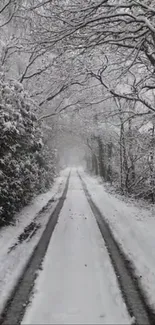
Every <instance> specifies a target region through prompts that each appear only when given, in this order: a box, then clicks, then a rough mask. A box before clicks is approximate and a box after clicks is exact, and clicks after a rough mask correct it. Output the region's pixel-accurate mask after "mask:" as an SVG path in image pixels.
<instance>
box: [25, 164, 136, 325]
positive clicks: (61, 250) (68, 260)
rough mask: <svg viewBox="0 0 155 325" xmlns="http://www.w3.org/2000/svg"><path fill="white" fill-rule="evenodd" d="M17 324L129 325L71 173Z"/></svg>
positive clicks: (96, 231)
mask: <svg viewBox="0 0 155 325" xmlns="http://www.w3.org/2000/svg"><path fill="white" fill-rule="evenodd" d="M42 267H43V270H42V271H39V272H38V278H37V279H36V282H35V286H34V292H33V295H32V297H31V303H30V305H29V306H28V308H27V311H26V314H25V316H24V319H23V321H22V324H129V323H130V317H129V315H128V312H127V310H126V306H125V304H124V302H123V300H122V297H121V294H120V290H119V288H118V283H117V279H116V276H115V273H114V270H113V268H112V265H111V262H110V259H109V256H108V253H107V250H106V248H105V244H104V240H103V238H102V236H101V233H100V231H99V228H98V226H97V223H96V220H95V217H94V216H93V214H92V211H91V209H90V207H89V204H88V202H87V199H86V197H85V194H84V191H83V189H82V187H81V182H80V180H79V178H78V176H77V174H76V172H75V171H74V170H73V171H72V173H71V178H70V183H69V190H68V193H67V199H66V201H65V203H64V206H63V208H62V210H61V213H60V216H59V220H58V224H57V225H56V227H55V230H54V233H53V235H52V237H51V241H50V244H49V247H48V250H47V253H46V256H45V259H44V262H43V265H42Z"/></svg>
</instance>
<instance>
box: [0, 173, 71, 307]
mask: <svg viewBox="0 0 155 325" xmlns="http://www.w3.org/2000/svg"><path fill="white" fill-rule="evenodd" d="M68 172H69V171H68V170H65V171H63V172H61V174H60V176H59V177H57V179H56V180H55V183H54V184H53V187H52V189H51V190H50V191H48V192H47V193H44V194H41V195H38V196H37V197H36V198H35V199H34V200H33V201H32V203H31V204H30V205H28V206H27V207H25V208H24V209H23V210H22V211H21V212H20V213H19V214H18V215H17V217H16V224H15V225H14V226H11V225H10V226H8V227H5V228H2V229H1V230H0V247H1V249H0V296H1V299H0V311H1V310H2V308H3V306H4V304H5V301H6V299H7V298H8V296H9V294H10V291H11V290H12V288H13V287H14V285H15V283H16V281H17V279H18V277H19V276H20V274H21V272H22V269H23V268H24V266H25V265H26V262H27V260H28V259H29V257H30V255H31V253H32V251H33V249H34V248H35V246H36V245H37V243H38V240H39V239H40V236H41V234H42V232H43V230H44V229H45V226H46V223H47V221H48V219H49V216H50V215H51V213H52V211H53V210H54V208H55V206H56V204H57V201H58V199H59V198H60V197H61V195H62V192H63V189H64V185H65V181H66V178H67V176H68ZM51 199H53V200H52V202H51V203H50V204H49V206H47V209H45V210H43V207H45V206H46V205H47V204H48V202H49V200H51ZM41 210H42V211H41ZM40 211H41V213H40ZM34 218H35V219H36V224H37V225H38V226H39V227H38V230H37V232H36V233H35V235H34V236H33V237H32V238H29V237H28V238H26V239H25V240H23V241H22V243H19V236H20V235H21V234H22V233H23V231H24V229H25V228H26V227H27V226H28V225H29V224H30V223H31V222H32V221H33V220H34ZM15 244H17V245H16V247H15V249H13V250H11V251H10V248H11V247H13V246H14V245H15Z"/></svg>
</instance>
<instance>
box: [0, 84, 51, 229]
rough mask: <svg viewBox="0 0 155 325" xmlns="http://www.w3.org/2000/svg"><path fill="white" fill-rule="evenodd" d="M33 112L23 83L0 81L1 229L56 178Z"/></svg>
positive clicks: (31, 103)
mask: <svg viewBox="0 0 155 325" xmlns="http://www.w3.org/2000/svg"><path fill="white" fill-rule="evenodd" d="M34 108H35V106H34V103H33V102H32V101H31V99H30V98H29V96H28V94H27V93H26V92H25V91H24V89H23V86H22V85H21V84H20V83H18V82H15V81H10V82H5V81H3V79H2V78H1V80H0V225H3V224H6V223H9V222H10V221H11V220H12V219H13V216H14V214H15V212H17V211H18V210H19V209H21V207H22V206H24V205H25V204H27V203H28V202H29V200H30V199H31V198H32V196H33V195H34V194H35V193H39V192H40V191H43V190H45V189H46V188H47V187H49V185H50V182H51V180H52V177H53V175H52V174H51V173H49V166H48V165H47V163H46V150H45V148H44V145H43V142H42V137H41V131H40V129H39V127H38V123H37V119H36V116H35V114H34V112H35V109H34ZM50 172H51V170H50Z"/></svg>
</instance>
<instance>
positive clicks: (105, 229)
mask: <svg viewBox="0 0 155 325" xmlns="http://www.w3.org/2000/svg"><path fill="white" fill-rule="evenodd" d="M78 175H79V177H80V180H81V183H82V186H83V189H84V192H85V195H86V197H87V200H88V202H89V205H90V207H91V210H92V212H93V214H94V216H95V218H96V221H97V223H98V226H99V229H100V231H101V234H102V236H103V238H104V241H105V245H106V247H107V250H108V253H109V256H110V258H111V261H112V265H113V267H114V270H115V273H116V276H117V279H118V283H119V286H120V289H121V292H122V296H123V298H124V300H125V303H126V306H127V309H128V311H129V314H130V315H131V317H133V320H134V322H133V323H134V324H137V325H148V324H149V325H151V324H155V315H154V313H153V312H152V311H151V308H150V307H149V306H148V304H147V302H146V299H145V297H144V294H143V293H142V292H141V289H140V286H139V285H138V282H137V279H136V278H135V276H134V275H133V272H132V270H131V268H130V267H129V263H127V259H126V258H125V256H124V253H123V252H122V251H121V249H120V247H119V246H118V244H117V242H116V240H115V238H114V236H113V234H112V232H111V230H110V228H109V225H108V223H107V222H106V221H105V218H104V217H103V215H102V213H101V212H100V210H99V209H98V208H97V206H96V205H95V204H94V202H93V200H92V198H91V196H90V194H89V192H88V189H87V186H86V184H85V182H84V181H83V179H82V177H81V175H80V174H79V173H78Z"/></svg>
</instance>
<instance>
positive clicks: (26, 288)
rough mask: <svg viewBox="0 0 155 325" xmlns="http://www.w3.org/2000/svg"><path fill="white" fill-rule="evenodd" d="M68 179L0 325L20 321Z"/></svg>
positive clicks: (56, 219)
mask: <svg viewBox="0 0 155 325" xmlns="http://www.w3.org/2000/svg"><path fill="white" fill-rule="evenodd" d="M69 178H70V173H69V176H68V178H67V181H66V185H65V189H64V191H63V194H62V196H61V198H60V199H59V202H58V204H57V205H56V207H55V209H54V211H53V212H52V214H51V216H50V218H49V221H48V223H47V225H46V228H45V230H44V232H43V234H42V236H41V238H40V240H39V243H38V245H37V246H36V247H35V249H34V251H33V253H32V255H31V257H30V259H29V261H28V263H27V265H26V267H25V269H24V271H23V273H22V275H21V277H20V279H19V281H18V283H17V284H16V285H15V288H14V289H13V291H12V294H11V295H10V298H9V299H8V301H7V303H6V305H5V307H4V310H3V312H2V314H1V316H0V324H1V325H10V324H13V325H15V324H16V325H17V324H20V322H21V320H22V316H23V314H24V311H25V309H26V306H27V302H28V300H29V295H30V294H31V290H32V288H33V284H34V281H35V278H36V276H37V271H38V269H39V268H40V267H41V263H42V260H43V258H44V256H45V254H46V251H47V248H48V244H49V242H50V239H51V236H52V233H53V230H54V228H55V226H56V223H57V221H58V217H59V214H60V211H61V209H62V207H63V204H64V201H65V199H66V194H67V191H68V185H69Z"/></svg>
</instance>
